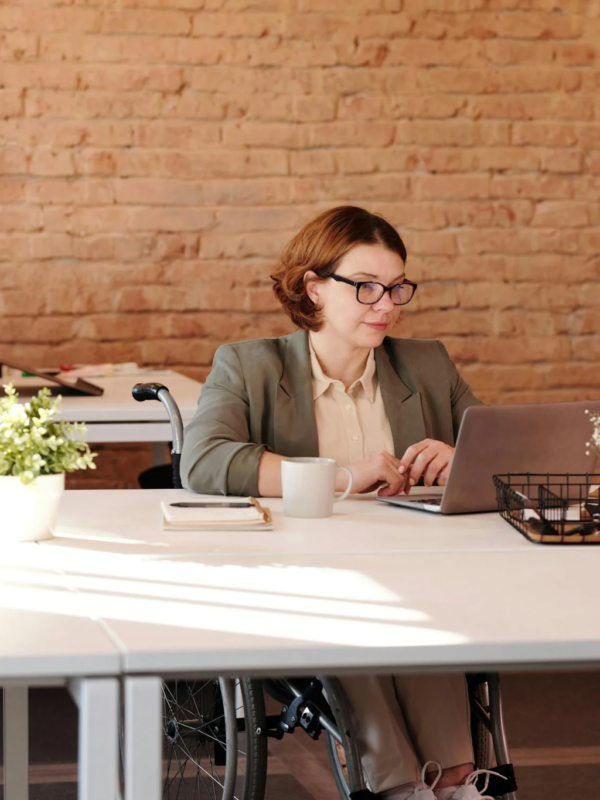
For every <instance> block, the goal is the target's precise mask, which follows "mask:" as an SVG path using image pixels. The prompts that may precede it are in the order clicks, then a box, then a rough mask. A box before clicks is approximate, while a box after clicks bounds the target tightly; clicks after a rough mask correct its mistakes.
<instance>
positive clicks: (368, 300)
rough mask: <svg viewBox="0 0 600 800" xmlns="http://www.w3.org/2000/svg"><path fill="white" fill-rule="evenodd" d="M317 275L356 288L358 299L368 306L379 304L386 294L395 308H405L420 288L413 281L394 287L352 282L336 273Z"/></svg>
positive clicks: (367, 282)
mask: <svg viewBox="0 0 600 800" xmlns="http://www.w3.org/2000/svg"><path fill="white" fill-rule="evenodd" d="M317 274H318V275H320V276H321V277H323V278H333V280H334V281H339V283H347V284H348V285H349V286H356V299H357V300H358V302H359V303H363V305H366V306H372V305H374V304H375V303H378V302H379V301H380V300H381V298H382V297H383V295H384V294H385V293H386V292H387V293H388V294H389V296H390V297H391V299H392V303H393V304H394V305H395V306H405V305H406V304H407V303H410V301H411V300H412V299H413V296H414V294H415V292H416V291H417V286H418V284H416V283H413V282H412V281H402V283H395V284H394V285H393V286H384V285H383V283H375V282H374V281H351V280H350V279H349V278H343V277H342V276H341V275H337V274H336V273H335V272H319V273H317Z"/></svg>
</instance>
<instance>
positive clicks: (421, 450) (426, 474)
mask: <svg viewBox="0 0 600 800" xmlns="http://www.w3.org/2000/svg"><path fill="white" fill-rule="evenodd" d="M453 456H454V448H453V447H450V445H448V444H444V442H438V441H437V440H436V439H423V441H422V442H417V443H416V444H413V445H411V446H410V447H409V448H408V449H407V451H406V453H404V455H403V456H402V458H401V459H400V464H401V466H400V468H399V469H400V471H401V474H402V477H403V478H404V481H405V485H404V486H403V488H404V491H405V492H406V494H409V492H410V490H411V488H412V487H413V486H414V485H415V483H417V481H419V479H420V478H421V477H422V478H423V483H424V484H425V486H433V484H434V482H435V481H436V480H437V483H438V486H445V485H446V481H447V480H448V474H449V472H450V465H451V464H452V458H453Z"/></svg>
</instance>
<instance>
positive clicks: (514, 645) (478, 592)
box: [40, 492, 600, 800]
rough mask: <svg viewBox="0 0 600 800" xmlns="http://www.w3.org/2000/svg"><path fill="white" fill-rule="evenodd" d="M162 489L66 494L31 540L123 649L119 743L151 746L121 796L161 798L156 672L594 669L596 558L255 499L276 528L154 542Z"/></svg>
mask: <svg viewBox="0 0 600 800" xmlns="http://www.w3.org/2000/svg"><path fill="white" fill-rule="evenodd" d="M161 494H162V495H163V496H164V493H151V492H145V493H144V494H143V495H140V493H139V492H138V493H136V492H119V493H116V492H77V493H75V492H73V493H67V496H66V498H65V502H64V504H63V508H62V511H61V516H60V527H59V538H57V539H55V540H54V541H51V542H48V543H44V544H43V545H42V546H41V547H40V550H41V551H43V553H44V555H45V558H46V560H47V563H48V565H49V566H50V565H56V564H58V563H61V564H62V565H63V569H64V573H65V575H66V576H67V577H68V580H69V582H70V585H72V586H73V587H74V588H75V589H76V590H77V592H78V595H77V609H78V612H77V613H83V614H85V615H87V616H89V617H92V618H101V619H102V620H103V621H104V623H105V624H106V625H107V626H108V627H109V629H110V631H111V633H112V635H113V637H114V639H115V641H117V642H118V643H119V647H120V650H121V653H122V668H123V670H124V673H125V674H126V675H127V676H128V677H126V679H125V685H126V687H127V691H128V692H129V694H128V697H129V703H128V706H127V712H126V716H127V719H128V720H129V722H128V724H129V729H130V730H131V731H135V733H136V735H135V736H133V735H132V737H131V739H130V741H131V742H136V743H140V742H142V741H143V738H142V737H143V736H146V737H149V738H148V744H147V745H146V744H144V746H141V745H140V747H138V748H137V749H135V748H133V747H132V748H131V751H130V752H131V762H130V767H129V770H130V772H129V780H128V791H130V794H129V795H128V798H129V800H138V798H140V799H142V798H143V800H158V798H159V796H160V780H159V776H158V775H157V773H156V772H155V773H154V775H151V774H149V772H148V769H147V767H148V763H149V761H151V759H149V756H148V752H157V750H156V748H157V742H158V740H159V735H160V724H161V723H160V711H159V704H160V681H159V680H158V676H161V677H163V676H164V677H167V676H170V675H184V676H185V675H216V674H230V675H251V674H253V675H263V676H264V675H266V674H268V675H274V674H284V673H288V674H289V673H293V674H299V673H302V672H306V673H325V674H326V673H330V674H331V673H333V674H335V673H341V672H344V671H347V672H361V671H366V672H375V671H390V670H408V671H415V670H417V671H421V670H453V669H460V670H464V669H466V668H475V669H499V668H501V669H505V668H510V667H519V668H522V667H524V666H529V667H534V668H556V667H592V666H594V667H597V666H598V664H600V621H599V620H598V615H597V612H596V609H597V608H598V607H599V606H600V582H599V581H598V579H597V576H598V572H599V568H600V549H599V548H594V547H584V548H567V547H557V548H547V547H542V546H536V545H533V544H531V543H529V542H527V541H526V540H525V539H524V538H523V537H522V536H521V535H520V534H519V533H518V532H517V531H515V530H513V529H512V528H511V527H510V526H509V525H508V524H507V523H505V522H504V521H503V520H501V519H500V518H499V517H498V516H497V515H494V514H493V515H478V516H468V517H450V518H444V517H438V516H433V515H427V514H425V513H418V512H411V511H407V510H406V511H405V510H400V509H395V508H390V507H387V506H384V505H375V504H373V503H372V502H370V501H369V500H366V499H364V498H354V499H352V500H349V501H347V503H345V504H343V505H341V506H340V507H339V509H338V510H339V512H340V513H339V515H337V514H336V516H335V517H333V518H331V519H329V520H321V521H315V520H310V521H300V520H288V519H284V518H283V517H282V515H281V513H280V511H279V510H278V509H279V508H280V506H279V503H278V501H271V500H269V501H268V504H269V505H270V506H271V507H272V508H273V510H274V512H275V513H274V521H275V530H273V531H272V532H264V533H260V534H255V533H248V532H247V533H237V534H233V533H226V532H221V533H218V534H217V533H209V532H206V533H186V534H180V533H178V534H172V533H169V534H166V533H164V532H163V531H162V530H161V529H160V513H159V511H158V503H157V500H158V498H159V496H161ZM176 494H177V495H181V494H183V493H182V492H177V493H176V492H172V493H170V494H169V495H168V496H170V497H172V498H175V495H176ZM67 556H68V557H67ZM140 676H148V677H147V678H146V681H147V682H146V683H144V684H143V685H142V684H139V681H140ZM142 680H143V679H142ZM136 682H137V683H136ZM134 688H135V691H134V690H133V689H134ZM146 747H148V748H150V750H149V751H148V750H146V749H145V748H146ZM153 748H154V749H153ZM152 763H153V762H152Z"/></svg>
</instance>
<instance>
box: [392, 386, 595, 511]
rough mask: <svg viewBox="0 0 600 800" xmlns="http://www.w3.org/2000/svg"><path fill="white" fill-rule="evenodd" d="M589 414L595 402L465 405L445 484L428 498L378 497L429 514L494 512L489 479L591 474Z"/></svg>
mask: <svg viewBox="0 0 600 800" xmlns="http://www.w3.org/2000/svg"><path fill="white" fill-rule="evenodd" d="M586 409H587V410H588V411H589V412H590V414H600V401H583V402H574V403H543V404H537V403H536V404H533V403H532V404H528V405H514V406H513V405H505V406H471V408H468V409H467V410H466V411H465V413H464V415H463V419H462V423H461V426H460V430H459V433H458V439H457V441H456V449H455V451H454V458H453V460H452V466H451V467H450V474H449V475H448V481H447V483H446V486H445V487H444V489H443V491H442V492H440V490H439V489H438V491H437V492H434V491H432V492H431V494H429V493H425V494H419V495H415V496H412V495H408V496H406V495H396V496H394V497H378V498H377V499H378V500H379V501H381V502H383V503H388V504H390V505H394V506H402V508H412V509H415V510H419V511H429V512H433V513H435V514H469V513H474V512H479V511H496V510H497V500H496V488H495V486H494V483H493V480H492V478H493V476H494V475H502V474H506V473H508V472H512V473H522V472H530V473H542V474H548V473H550V474H551V473H565V472H569V473H571V474H581V473H586V472H592V473H593V472H594V471H595V468H596V461H597V458H598V456H597V454H596V452H595V451H594V449H593V447H586V443H587V442H589V441H590V439H591V436H592V433H593V426H592V423H591V422H590V418H589V416H588V415H587V414H586V413H585V411H586Z"/></svg>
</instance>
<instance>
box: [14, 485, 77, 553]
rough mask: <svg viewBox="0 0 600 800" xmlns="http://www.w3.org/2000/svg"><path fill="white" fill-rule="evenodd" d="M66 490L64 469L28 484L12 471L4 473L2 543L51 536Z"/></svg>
mask: <svg viewBox="0 0 600 800" xmlns="http://www.w3.org/2000/svg"><path fill="white" fill-rule="evenodd" d="M64 490H65V475H64V472H61V473H59V474H58V475H40V476H39V477H37V478H36V479H35V480H34V481H33V483H28V484H23V483H21V479H20V478H18V477H13V476H12V475H2V476H0V519H1V520H2V524H1V526H0V545H1V544H2V543H3V542H7V541H9V542H37V541H39V540H40V539H50V538H51V537H52V536H53V535H54V531H55V530H56V518H57V516H58V506H59V504H60V498H61V497H62V493H63V492H64Z"/></svg>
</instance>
